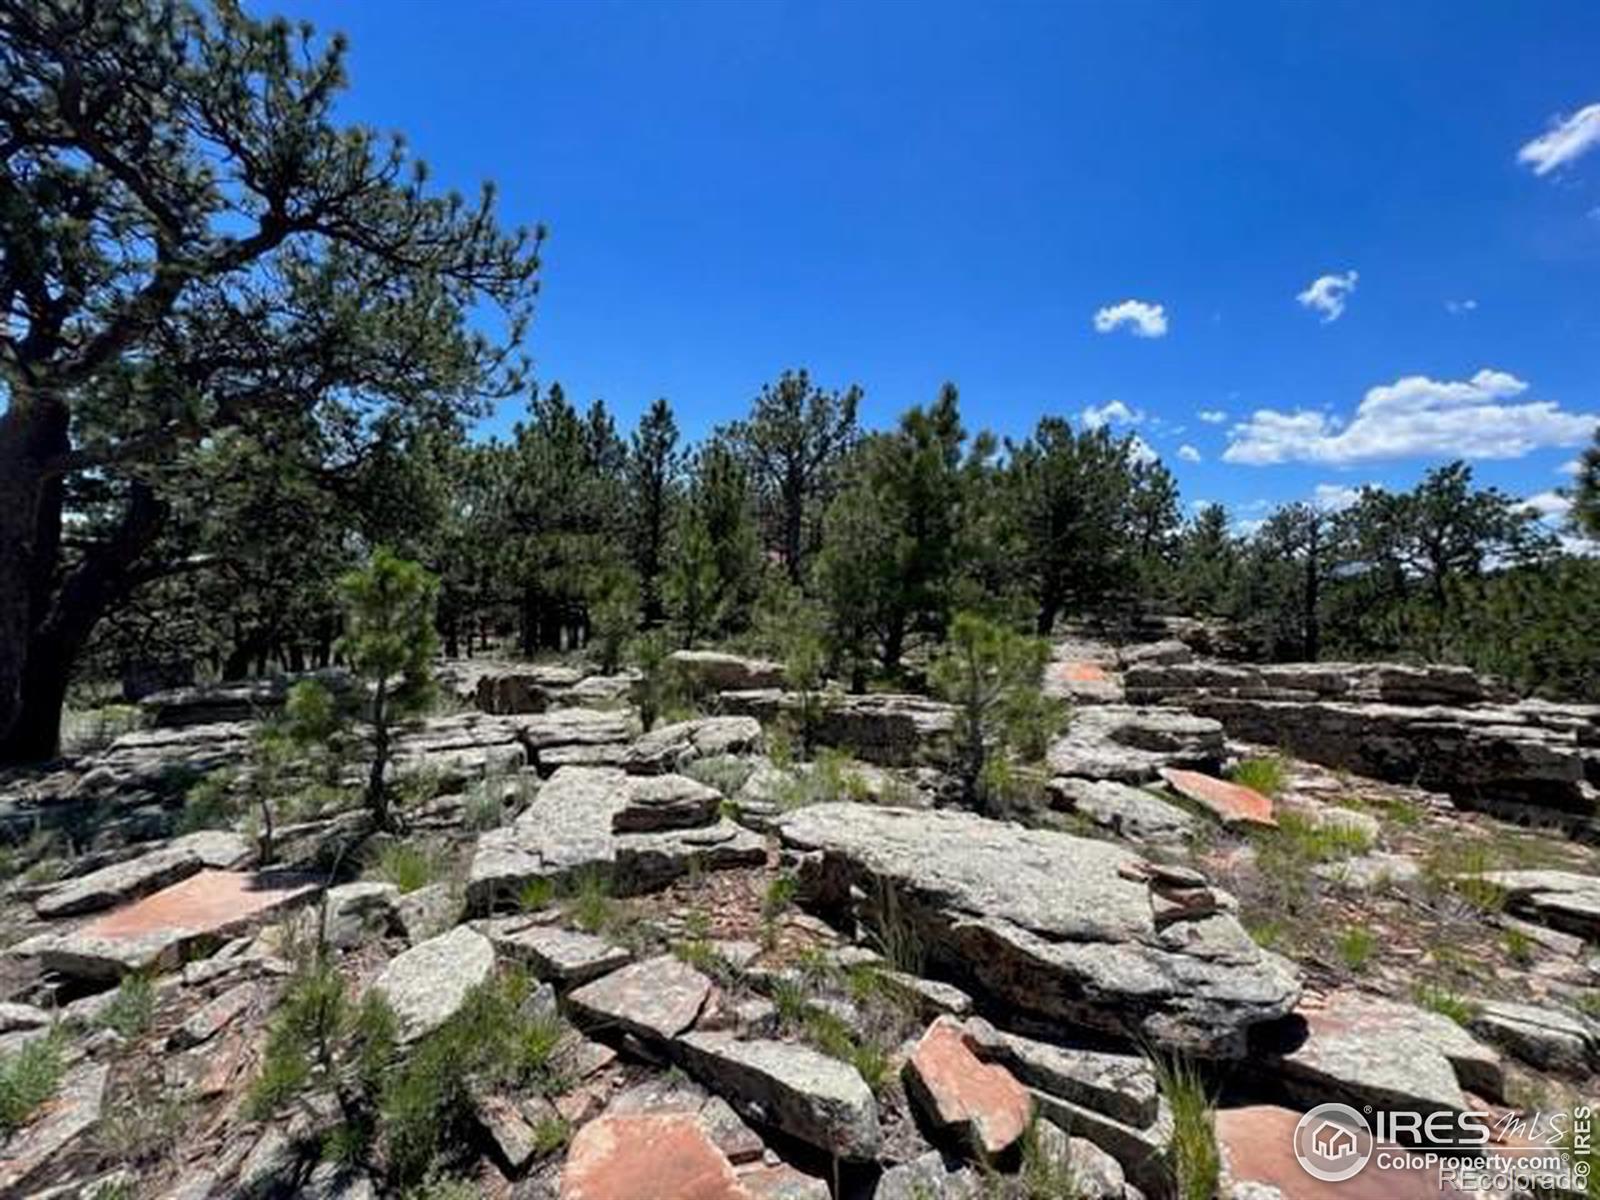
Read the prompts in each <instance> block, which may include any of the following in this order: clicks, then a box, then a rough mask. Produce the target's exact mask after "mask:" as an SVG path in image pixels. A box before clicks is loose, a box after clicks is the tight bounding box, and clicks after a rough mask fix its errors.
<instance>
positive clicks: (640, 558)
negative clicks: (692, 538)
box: [628, 400, 683, 624]
mask: <svg viewBox="0 0 1600 1200" xmlns="http://www.w3.org/2000/svg"><path fill="white" fill-rule="evenodd" d="M682 467H683V463H682V456H681V455H680V453H679V451H678V423H677V421H676V420H674V419H673V416H672V406H671V405H670V404H668V403H667V402H666V401H665V400H657V401H656V402H655V403H654V404H652V405H651V406H650V408H649V409H648V410H647V411H646V412H645V414H644V415H643V416H642V417H640V418H639V427H638V428H637V429H635V430H634V433H633V439H632V442H631V444H630V446H629V449H628V504H629V525H630V529H629V534H630V536H631V538H632V541H633V567H634V570H635V572H637V574H638V578H639V591H640V601H641V603H642V605H643V607H644V619H645V621H646V622H648V623H651V624H654V623H656V622H658V621H660V620H661V617H662V613H663V609H662V605H661V570H662V561H663V559H664V558H665V556H666V551H667V538H668V536H669V534H670V533H671V531H672V510H673V506H674V504H675V502H676V500H677V490H678V484H679V475H680V473H681V471H682Z"/></svg>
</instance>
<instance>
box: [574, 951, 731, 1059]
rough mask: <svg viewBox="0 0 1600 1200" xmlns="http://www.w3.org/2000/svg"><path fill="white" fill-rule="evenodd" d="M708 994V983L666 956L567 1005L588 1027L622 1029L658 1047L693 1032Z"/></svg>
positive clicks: (601, 982) (619, 973)
mask: <svg viewBox="0 0 1600 1200" xmlns="http://www.w3.org/2000/svg"><path fill="white" fill-rule="evenodd" d="M710 995H711V981H710V980H709V979H707V978H706V977H705V976H704V975H702V974H700V972H699V971H696V970H695V969H694V968H693V967H691V966H690V965H689V964H688V963H685V962H682V961H680V960H679V959H678V958H676V957H674V956H673V955H671V954H662V955H659V956H657V957H656V958H650V959H646V960H645V961H644V962H638V963H634V964H633V965H632V966H627V967H622V968H620V969H619V970H616V971H612V972H611V973H610V974H609V975H602V976H601V977H600V978H599V979H596V980H594V981H593V982H591V983H586V984H584V985H583V986H582V987H580V988H578V989H577V990H575V991H574V992H572V993H571V994H570V995H568V996H567V1005H568V1007H569V1008H571V1010H572V1012H573V1014H574V1015H575V1016H576V1017H577V1019H578V1021H579V1022H580V1023H581V1024H583V1025H584V1026H586V1027H587V1028H590V1029H594V1030H604V1029H608V1028H618V1029H621V1030H622V1031H623V1032H625V1033H631V1034H633V1035H634V1036H636V1037H641V1038H644V1039H646V1040H647V1041H651V1042H657V1043H660V1042H668V1041H671V1040H672V1039H673V1038H675V1037H677V1036H678V1035H679V1034H680V1033H682V1032H684V1031H685V1030H686V1029H688V1028H690V1027H691V1026H692V1025H693V1024H694V1023H695V1020H696V1019H697V1018H698V1017H699V1016H700V1010H701V1009H702V1008H704V1007H705V1003H706V998H707V997H708V996H710Z"/></svg>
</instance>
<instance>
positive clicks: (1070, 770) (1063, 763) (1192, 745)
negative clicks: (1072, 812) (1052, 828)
mask: <svg viewBox="0 0 1600 1200" xmlns="http://www.w3.org/2000/svg"><path fill="white" fill-rule="evenodd" d="M1225 753H1226V749H1225V747H1224V745H1223V734H1222V726H1221V725H1219V724H1218V723H1217V722H1216V721H1213V720H1210V719H1209V718H1206V717H1197V716H1194V715H1193V714H1191V713H1186V712H1182V711H1179V710H1176V709H1168V708H1137V707H1133V706H1130V705H1126V704H1102V705H1098V706H1096V707H1094V708H1085V709H1080V710H1078V711H1077V712H1076V713H1074V714H1073V717H1072V724H1071V725H1070V726H1069V727H1068V729H1067V732H1066V733H1065V734H1063V735H1062V736H1061V737H1060V738H1058V739H1057V740H1056V741H1055V743H1054V744H1053V745H1052V746H1051V747H1050V751H1049V754H1048V756H1047V761H1048V763H1049V766H1050V771H1051V774H1053V775H1065V776H1074V777H1077V778H1081V779H1111V780H1116V781H1118V782H1120V783H1148V782H1150V781H1151V780H1153V779H1155V778H1156V776H1157V775H1158V774H1159V772H1160V771H1161V769H1162V768H1163V767H1189V768H1194V769H1198V770H1202V771H1213V772H1214V771H1216V770H1218V769H1219V768H1220V767H1221V765H1222V759H1223V756H1224V755H1225Z"/></svg>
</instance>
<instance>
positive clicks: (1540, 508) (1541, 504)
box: [1522, 492, 1572, 521]
mask: <svg viewBox="0 0 1600 1200" xmlns="http://www.w3.org/2000/svg"><path fill="white" fill-rule="evenodd" d="M1522 503H1523V505H1524V506H1525V507H1527V508H1531V509H1533V511H1534V512H1536V513H1538V514H1539V519H1540V520H1541V521H1550V520H1561V519H1563V518H1565V517H1566V515H1567V510H1568V509H1570V508H1571V507H1572V501H1571V500H1570V499H1569V498H1568V497H1566V496H1563V495H1562V494H1561V493H1560V492H1540V493H1539V494H1538V495H1537V496H1529V497H1528V498H1527V499H1526V500H1524V501H1523V502H1522Z"/></svg>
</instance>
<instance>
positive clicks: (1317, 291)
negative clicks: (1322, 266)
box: [1295, 271, 1361, 325]
mask: <svg viewBox="0 0 1600 1200" xmlns="http://www.w3.org/2000/svg"><path fill="white" fill-rule="evenodd" d="M1359 278H1361V276H1360V275H1358V274H1357V273H1356V272H1355V271H1346V272H1345V273H1344V274H1343V275H1319V276H1317V277H1316V278H1315V279H1313V280H1312V281H1311V284H1310V286H1309V287H1307V288H1306V290H1305V291H1303V292H1301V293H1300V294H1299V295H1298V296H1296V297H1295V299H1296V300H1298V301H1299V302H1300V304H1301V305H1302V306H1303V307H1305V308H1310V309H1314V310H1316V311H1317V312H1319V313H1321V314H1322V323H1323V324H1324V325H1326V324H1327V323H1328V322H1330V321H1337V320H1338V319H1339V318H1340V317H1342V316H1344V305H1345V301H1346V300H1348V299H1349V298H1350V293H1351V292H1353V291H1355V290H1356V280H1357V279H1359Z"/></svg>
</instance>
